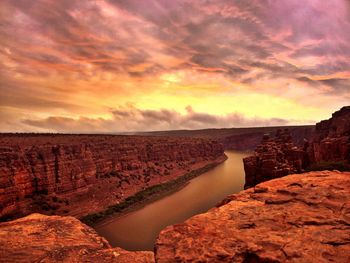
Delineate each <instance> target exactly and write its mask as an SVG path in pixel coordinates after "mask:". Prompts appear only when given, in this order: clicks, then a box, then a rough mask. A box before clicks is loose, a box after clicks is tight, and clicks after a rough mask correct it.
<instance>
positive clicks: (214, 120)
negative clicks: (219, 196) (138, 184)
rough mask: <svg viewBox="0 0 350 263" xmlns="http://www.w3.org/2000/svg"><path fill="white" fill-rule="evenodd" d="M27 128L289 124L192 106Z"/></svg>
mask: <svg viewBox="0 0 350 263" xmlns="http://www.w3.org/2000/svg"><path fill="white" fill-rule="evenodd" d="M22 122H23V124H24V125H27V126H28V127H32V129H34V128H37V129H40V130H41V131H44V132H63V133H75V132H82V133H89V132H97V133H106V132H107V133H108V132H117V131H118V132H130V131H161V130H174V129H204V128H207V127H213V128H222V127H224V128H230V127H253V126H282V125H287V124H288V121H287V120H283V119H277V118H273V119H262V118H246V117H245V116H244V115H242V114H239V113H233V114H228V115H223V116H217V115H212V114H208V113H200V112H195V111H194V110H193V109H192V108H191V107H190V106H188V107H187V108H186V113H185V114H181V113H179V112H176V111H174V110H168V109H160V110H141V109H138V108H135V107H133V106H129V107H122V108H118V109H113V110H111V117H110V118H108V119H104V118H98V119H92V118H79V119H73V118H67V117H58V116H54V117H47V118H45V119H40V120H32V119H25V120H23V121H22Z"/></svg>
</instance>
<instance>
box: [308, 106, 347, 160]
mask: <svg viewBox="0 0 350 263" xmlns="http://www.w3.org/2000/svg"><path fill="white" fill-rule="evenodd" d="M308 153H309V156H310V159H311V162H313V163H317V162H327V161H346V162H348V163H350V106H347V107H343V108H342V109H340V110H339V111H336V112H335V113H333V114H332V118H330V119H329V120H324V121H321V122H319V123H317V124H316V129H315V133H314V134H313V140H312V143H311V145H310V147H309V149H308Z"/></svg>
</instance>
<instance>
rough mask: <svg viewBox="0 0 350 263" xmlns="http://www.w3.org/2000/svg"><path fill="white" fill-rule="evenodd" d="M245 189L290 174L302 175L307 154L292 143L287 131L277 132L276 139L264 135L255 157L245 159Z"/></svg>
mask: <svg viewBox="0 0 350 263" xmlns="http://www.w3.org/2000/svg"><path fill="white" fill-rule="evenodd" d="M243 162H244V170H245V173H246V181H245V188H248V187H251V186H254V185H256V184H258V183H261V182H263V181H266V180H270V179H274V178H278V177H282V176H285V175H288V174H293V173H300V172H302V171H303V168H304V167H305V166H306V163H307V158H306V152H305V151H304V150H302V149H300V148H299V147H297V146H295V145H294V144H293V143H292V139H291V135H290V133H289V131H288V130H287V129H285V130H281V129H279V130H277V132H276V137H275V138H273V139H272V138H270V137H269V135H267V134H266V135H264V136H263V139H262V142H261V144H260V145H258V147H257V148H256V150H255V152H254V155H253V156H249V157H246V158H244V160H243Z"/></svg>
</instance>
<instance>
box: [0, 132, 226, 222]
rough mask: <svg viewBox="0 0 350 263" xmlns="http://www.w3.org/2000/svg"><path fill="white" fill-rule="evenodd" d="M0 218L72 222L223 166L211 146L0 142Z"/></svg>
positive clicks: (115, 139) (29, 139)
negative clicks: (48, 217)
mask: <svg viewBox="0 0 350 263" xmlns="http://www.w3.org/2000/svg"><path fill="white" fill-rule="evenodd" d="M0 145H1V148H0V218H2V220H7V219H11V218H15V217H20V216H23V215H27V214H30V213H33V212H40V213H42V214H47V215H72V216H75V217H78V218H81V217H83V216H86V215H88V214H93V213H97V212H100V211H103V210H105V209H107V208H108V207H109V206H111V205H115V204H118V203H122V202H123V200H126V199H127V198H128V197H130V196H132V195H134V194H135V193H137V192H139V191H142V190H144V189H145V188H149V187H152V186H155V185H159V184H161V183H165V182H169V181H172V180H174V179H176V178H178V177H181V176H183V175H185V174H188V173H190V172H192V173H193V172H194V171H196V170H198V169H203V168H205V167H208V166H210V167H211V166H213V165H215V164H218V163H220V162H222V161H224V160H225V158H226V156H225V155H224V151H223V147H222V145H221V144H219V143H218V142H215V141H212V140H205V139H198V138H187V139H183V138H182V139H178V138H166V137H162V138H160V137H141V136H113V135H50V134H37V135H36V134H32V135H30V134H29V135H28V134H27V135H26V134H22V135H21V134H13V135H11V134H2V135H0Z"/></svg>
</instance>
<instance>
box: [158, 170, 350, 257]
mask: <svg viewBox="0 0 350 263" xmlns="http://www.w3.org/2000/svg"><path fill="white" fill-rule="evenodd" d="M349 195H350V173H347V172H344V173H341V172H330V171H321V172H310V173H307V174H295V175H289V176H285V177H283V178H279V179H275V180H271V181H268V182H264V183H261V184H259V185H257V186H255V187H254V188H250V189H248V190H245V191H242V192H240V193H238V194H234V195H231V196H228V197H227V198H226V199H225V200H224V201H223V202H221V203H220V204H219V205H218V206H217V207H216V208H213V209H211V210H209V211H208V212H207V213H204V214H200V215H197V216H194V217H192V218H190V219H189V220H187V221H186V222H185V223H183V224H177V225H173V226H169V227H167V228H166V229H165V230H163V231H162V232H161V233H160V235H159V237H158V240H157V243H156V247H155V257H156V262H159V263H168V262H169V263H170V262H212V263H215V262H231V263H232V262H237V263H238V262H239V263H247V262H274V263H279V262H338V263H347V262H350V201H349V198H348V197H349Z"/></svg>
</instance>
